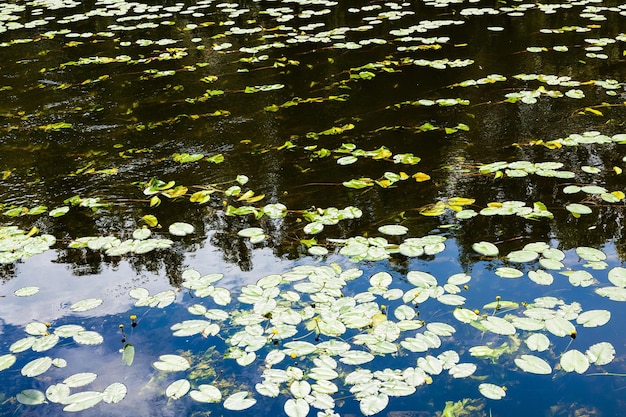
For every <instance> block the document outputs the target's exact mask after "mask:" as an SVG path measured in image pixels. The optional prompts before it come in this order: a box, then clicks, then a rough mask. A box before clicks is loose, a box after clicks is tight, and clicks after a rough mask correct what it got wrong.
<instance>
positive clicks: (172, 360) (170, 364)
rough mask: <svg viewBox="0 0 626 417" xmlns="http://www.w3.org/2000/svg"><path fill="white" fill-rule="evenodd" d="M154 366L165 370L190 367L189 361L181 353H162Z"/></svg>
mask: <svg viewBox="0 0 626 417" xmlns="http://www.w3.org/2000/svg"><path fill="white" fill-rule="evenodd" d="M152 366H154V367H155V368H156V369H158V370H159V371H163V372H178V371H184V370H186V369H189V361H188V360H187V359H185V358H183V357H182V356H179V355H161V356H159V360H158V361H156V362H153V363H152Z"/></svg>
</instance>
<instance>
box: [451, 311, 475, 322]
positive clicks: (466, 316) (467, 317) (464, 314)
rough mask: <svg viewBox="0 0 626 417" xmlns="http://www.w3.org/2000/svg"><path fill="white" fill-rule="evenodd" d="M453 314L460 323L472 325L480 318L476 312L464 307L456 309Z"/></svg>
mask: <svg viewBox="0 0 626 417" xmlns="http://www.w3.org/2000/svg"><path fill="white" fill-rule="evenodd" d="M452 314H453V315H454V317H455V318H456V319H457V320H458V321H460V322H462V323H471V322H473V321H475V320H478V319H479V318H480V317H479V316H478V314H476V313H475V312H474V311H472V310H470V309H469V308H462V307H459V308H455V309H454V311H453V312H452Z"/></svg>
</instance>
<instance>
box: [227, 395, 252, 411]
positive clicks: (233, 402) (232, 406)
mask: <svg viewBox="0 0 626 417" xmlns="http://www.w3.org/2000/svg"><path fill="white" fill-rule="evenodd" d="M248 394H249V392H248V391H240V392H236V393H234V394H232V395H231V396H229V397H228V398H226V399H225V400H224V408H225V409H227V410H233V411H241V410H246V409H248V408H250V407H252V406H253V405H254V404H256V400H255V399H254V398H249V397H248Z"/></svg>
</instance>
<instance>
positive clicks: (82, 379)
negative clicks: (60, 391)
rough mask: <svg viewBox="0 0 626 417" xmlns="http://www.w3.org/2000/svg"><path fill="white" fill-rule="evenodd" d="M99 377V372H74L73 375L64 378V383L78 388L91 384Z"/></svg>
mask: <svg viewBox="0 0 626 417" xmlns="http://www.w3.org/2000/svg"><path fill="white" fill-rule="evenodd" d="M97 377H98V375H97V374H94V373H93V372H81V373H78V374H74V375H72V376H68V377H67V378H65V379H64V380H63V384H65V385H67V386H68V387H70V388H78V387H82V386H85V385H87V384H91V383H92V382H93V381H95V380H96V378H97Z"/></svg>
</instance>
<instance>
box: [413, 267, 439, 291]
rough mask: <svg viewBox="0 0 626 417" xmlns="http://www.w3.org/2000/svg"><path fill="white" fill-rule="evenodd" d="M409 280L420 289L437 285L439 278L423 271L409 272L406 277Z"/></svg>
mask: <svg viewBox="0 0 626 417" xmlns="http://www.w3.org/2000/svg"><path fill="white" fill-rule="evenodd" d="M406 278H407V280H408V281H409V282H410V283H411V284H413V285H415V286H416V287H418V288H428V287H432V286H436V285H437V278H435V277H434V276H432V275H431V274H429V273H428V272H422V271H409V272H408V273H407V275H406Z"/></svg>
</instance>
